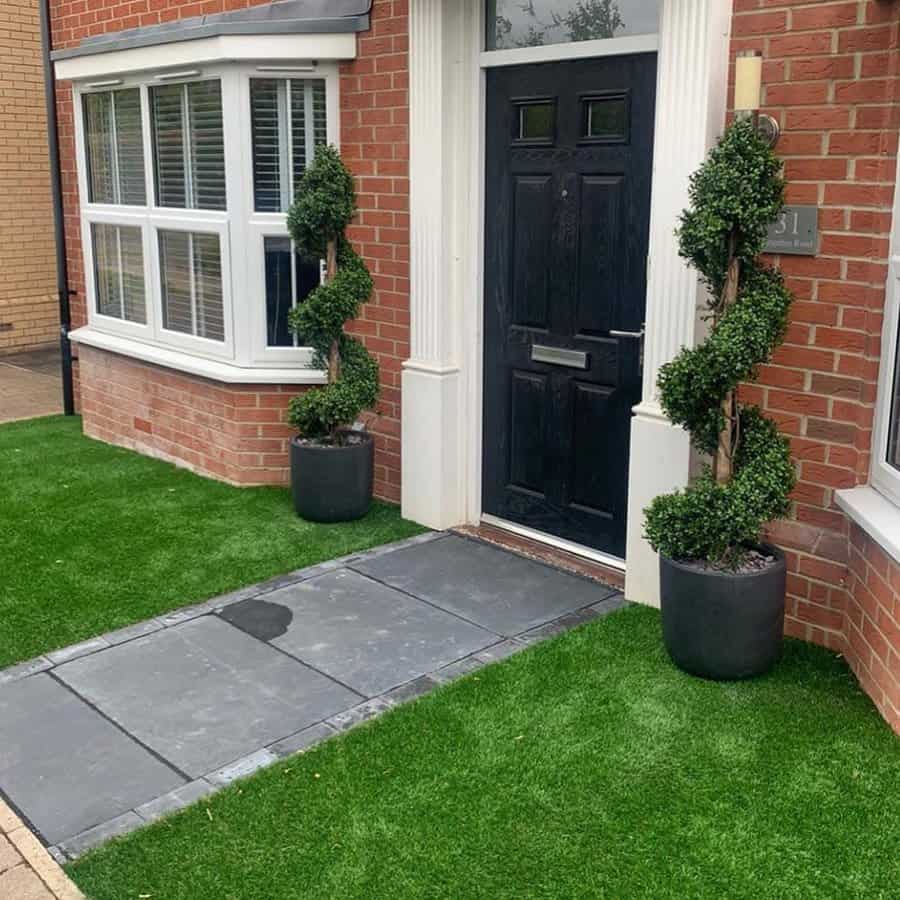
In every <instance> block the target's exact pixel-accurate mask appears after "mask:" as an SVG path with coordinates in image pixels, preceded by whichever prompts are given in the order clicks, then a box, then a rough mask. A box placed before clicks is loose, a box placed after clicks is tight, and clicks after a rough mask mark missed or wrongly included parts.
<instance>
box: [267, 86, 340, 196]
mask: <svg viewBox="0 0 900 900" xmlns="http://www.w3.org/2000/svg"><path fill="white" fill-rule="evenodd" d="M250 120H251V128H252V133H253V190H254V206H255V209H256V211H257V212H287V209H288V207H289V206H290V204H291V200H292V199H293V196H294V193H295V191H296V185H297V184H298V182H299V181H300V179H301V178H302V177H303V173H304V172H305V171H306V166H307V165H308V163H309V161H310V160H311V159H312V156H313V154H314V153H315V148H316V147H318V146H321V145H322V144H324V143H326V141H327V139H328V138H327V122H326V109H325V82H324V81H323V80H322V79H311V78H307V79H302V78H291V79H286V78H281V79H275V78H254V79H252V80H251V82H250Z"/></svg>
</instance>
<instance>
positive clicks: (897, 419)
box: [887, 332, 900, 469]
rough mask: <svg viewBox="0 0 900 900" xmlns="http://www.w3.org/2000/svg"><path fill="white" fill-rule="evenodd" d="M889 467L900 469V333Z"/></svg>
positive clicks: (895, 358) (892, 408)
mask: <svg viewBox="0 0 900 900" xmlns="http://www.w3.org/2000/svg"><path fill="white" fill-rule="evenodd" d="M887 461H888V465H891V466H893V467H894V468H895V469H900V332H898V334H897V351H896V354H895V356H894V395H893V397H892V400H891V425H890V430H889V431H888V458H887Z"/></svg>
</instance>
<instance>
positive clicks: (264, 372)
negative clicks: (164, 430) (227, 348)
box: [69, 327, 327, 384]
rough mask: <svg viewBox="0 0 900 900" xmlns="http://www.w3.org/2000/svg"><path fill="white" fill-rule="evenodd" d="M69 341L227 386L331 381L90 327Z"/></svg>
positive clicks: (316, 372) (315, 373) (315, 372)
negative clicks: (205, 355)
mask: <svg viewBox="0 0 900 900" xmlns="http://www.w3.org/2000/svg"><path fill="white" fill-rule="evenodd" d="M69 339H70V340H71V341H72V342H73V343H76V344H83V345H84V346H86V347H95V348H96V349H98V350H107V351H109V352H110V353H118V354H120V355H121V356H129V357H131V358H132V359H138V360H140V361H141V362H146V363H151V364H152V365H156V366H162V367H164V368H166V369H175V370H177V371H179V372H186V373H187V374H189V375H196V376H198V377H200V378H208V379H210V380H211V381H219V382H222V383H223V384H325V382H326V380H327V376H326V373H325V372H323V371H321V370H320V369H307V368H303V367H301V366H280V367H278V368H264V367H262V366H257V367H252V368H251V367H244V366H237V365H234V363H227V362H221V361H218V360H212V359H204V358H203V357H200V356H191V355H190V354H188V353H182V352H180V351H178V350H170V349H168V348H165V347H158V346H156V345H154V344H144V343H142V342H141V341H135V340H132V339H130V338H125V337H121V336H119V335H113V334H106V333H105V332H102V331H97V330H96V329H94V328H90V327H85V328H78V329H76V330H75V331H73V332H72V333H71V334H70V335H69Z"/></svg>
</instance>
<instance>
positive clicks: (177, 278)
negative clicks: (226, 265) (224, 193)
mask: <svg viewBox="0 0 900 900" xmlns="http://www.w3.org/2000/svg"><path fill="white" fill-rule="evenodd" d="M159 264H160V279H161V282H162V310H163V328H166V329H168V330H169V331H178V332H181V333H182V334H192V335H195V336H197V337H202V338H207V339H209V340H212V341H224V340H225V312H224V308H223V302H222V259H221V253H220V249H219V236H218V235H216V234H205V233H199V232H186V231H160V232H159Z"/></svg>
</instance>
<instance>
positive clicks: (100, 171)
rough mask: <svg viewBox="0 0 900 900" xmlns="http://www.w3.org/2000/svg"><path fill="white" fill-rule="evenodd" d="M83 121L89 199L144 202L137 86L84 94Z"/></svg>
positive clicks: (114, 201)
mask: <svg viewBox="0 0 900 900" xmlns="http://www.w3.org/2000/svg"><path fill="white" fill-rule="evenodd" d="M84 124H85V129H84V130H85V147H86V150H87V163H88V166H87V168H88V192H89V197H90V202H91V203H115V204H123V205H133V206H143V205H144V204H145V203H146V202H147V196H146V193H147V192H146V186H145V182H144V142H143V136H142V127H141V92H140V90H139V89H138V88H130V89H127V90H121V91H103V92H102V93H95V94H85V96H84Z"/></svg>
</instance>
